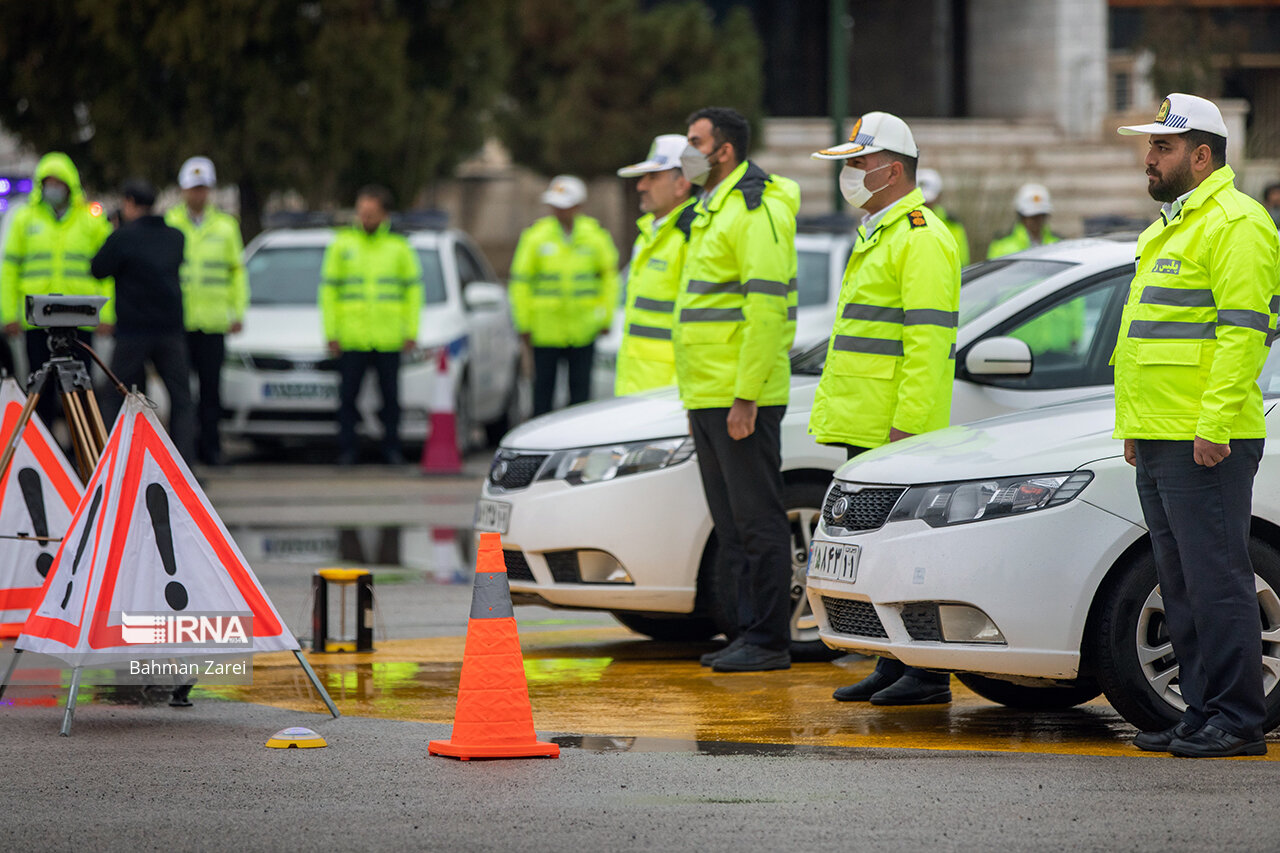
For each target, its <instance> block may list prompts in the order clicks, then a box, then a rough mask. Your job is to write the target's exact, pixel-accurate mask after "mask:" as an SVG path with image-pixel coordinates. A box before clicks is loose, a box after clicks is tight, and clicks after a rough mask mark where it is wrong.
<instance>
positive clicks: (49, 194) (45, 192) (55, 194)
mask: <svg viewBox="0 0 1280 853" xmlns="http://www.w3.org/2000/svg"><path fill="white" fill-rule="evenodd" d="M69 195H70V193H68V192H67V188H66V187H60V186H57V185H56V184H50V185H49V186H47V187H43V188H41V190H40V196H41V197H42V198H43V199H44V200H45V201H47V202H49V204H51V205H53V206H54V207H62V205H64V204H66V203H67V197H68V196H69Z"/></svg>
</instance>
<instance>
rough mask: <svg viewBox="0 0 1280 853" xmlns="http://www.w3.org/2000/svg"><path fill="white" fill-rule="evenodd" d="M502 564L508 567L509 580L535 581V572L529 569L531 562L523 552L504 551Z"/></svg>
mask: <svg viewBox="0 0 1280 853" xmlns="http://www.w3.org/2000/svg"><path fill="white" fill-rule="evenodd" d="M502 562H503V563H505V564H506V566H507V580H509V581H529V582H532V581H533V572H532V571H530V569H529V561H528V560H527V559H525V556H524V552H523V551H514V550H505V549H504V550H503V552H502Z"/></svg>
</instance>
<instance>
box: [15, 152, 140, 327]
mask: <svg viewBox="0 0 1280 853" xmlns="http://www.w3.org/2000/svg"><path fill="white" fill-rule="evenodd" d="M48 177H54V178H58V179H59V180H61V181H62V182H63V183H65V184H66V185H67V186H68V187H70V188H71V196H70V200H69V202H68V205H67V210H66V212H65V213H64V214H63V215H62V218H61V219H59V218H58V217H57V216H55V215H54V212H53V208H52V207H51V206H50V205H49V203H48V202H46V201H44V200H43V199H42V198H41V187H40V182H41V181H43V180H44V179H45V178H48ZM11 217H12V220H11V221H10V223H9V226H8V233H7V235H6V236H5V242H4V261H3V264H0V320H2V321H3V322H5V323H15V322H21V323H22V327H23V328H24V329H29V328H31V326H30V325H28V324H27V320H26V297H27V295H28V294H43V293H61V294H64V295H67V296H107V297H111V296H114V294H115V282H114V281H113V280H112V279H109V278H104V279H102V280H101V281H99V280H98V279H95V278H94V277H93V276H92V275H91V274H90V272H89V262H90V261H92V260H93V256H94V255H96V254H97V253H98V249H100V248H102V244H103V243H104V242H105V241H106V239H107V235H109V234H110V233H111V224H110V223H109V222H107V218H106V217H105V216H102V215H101V213H100V212H99V213H96V214H95V213H94V212H93V211H92V210H91V209H90V207H89V205H88V204H87V203H86V202H85V200H84V190H83V189H82V188H81V186H80V173H79V172H78V171H77V170H76V167H75V165H74V164H73V163H72V162H71V158H70V157H68V156H67V155H66V154H62V153H60V152H57V151H54V152H50V153H49V154H46V155H44V156H43V157H41V158H40V162H39V163H38V164H37V165H36V171H35V175H34V176H33V178H32V186H31V195H30V196H29V197H28V199H27V203H26V204H25V205H24V206H22V207H20V208H18V209H17V210H15V211H14V212H13V213H12V214H11ZM101 315H102V322H104V323H112V322H114V321H115V304H114V300H113V301H111V302H108V303H107V304H106V305H105V306H103V308H102V312H101Z"/></svg>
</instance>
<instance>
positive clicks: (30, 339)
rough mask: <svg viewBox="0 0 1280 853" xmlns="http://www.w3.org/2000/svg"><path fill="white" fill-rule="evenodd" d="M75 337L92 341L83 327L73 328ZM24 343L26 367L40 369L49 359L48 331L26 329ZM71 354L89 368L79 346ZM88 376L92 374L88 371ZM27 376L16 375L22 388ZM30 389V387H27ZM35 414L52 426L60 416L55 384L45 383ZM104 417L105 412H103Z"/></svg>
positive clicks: (109, 429) (33, 370)
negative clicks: (25, 347)
mask: <svg viewBox="0 0 1280 853" xmlns="http://www.w3.org/2000/svg"><path fill="white" fill-rule="evenodd" d="M75 335H76V339H77V340H79V341H81V342H83V343H86V344H91V343H93V333H92V332H89V331H87V330H85V329H76V330H75ZM25 343H26V345H27V365H28V366H27V369H28V370H30V371H31V372H32V373H35V372H36V371H37V370H39V369H40V365H42V364H44V363H45V362H46V361H48V360H49V333H48V332H46V331H45V330H44V329H28V330H27V331H26V334H25ZM71 354H72V355H73V356H74V357H75V358H77V359H78V360H80V361H82V362H84V366H85V369H86V370H89V369H90V367H91V365H92V363H93V362H92V361H91V360H90V358H89V356H88V355H86V354H85V353H84V351H83V350H81V349H80V348H79V347H77V348H75V349H74V350H72V352H71ZM89 375H90V376H92V375H93V374H92V373H90V374H89ZM27 379H28V377H26V376H20V377H18V382H19V384H21V385H22V386H23V387H24V388H25V387H26V384H27ZM28 390H30V389H28ZM36 414H37V415H39V416H40V420H42V421H44V424H45V426H47V427H50V428H52V427H53V422H54V421H56V420H57V419H58V418H60V417H62V403H61V401H60V400H59V398H58V388H57V386H56V385H52V384H50V385H46V386H45V388H44V393H43V395H42V396H41V397H40V402H38V403H36ZM103 417H106V413H105V412H104V413H103ZM107 431H108V432H110V431H111V421H110V420H108V421H107Z"/></svg>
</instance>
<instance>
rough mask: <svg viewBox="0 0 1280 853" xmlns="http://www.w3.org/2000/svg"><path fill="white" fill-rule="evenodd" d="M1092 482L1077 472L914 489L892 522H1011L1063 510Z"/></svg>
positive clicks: (1089, 474)
mask: <svg viewBox="0 0 1280 853" xmlns="http://www.w3.org/2000/svg"><path fill="white" fill-rule="evenodd" d="M1092 479H1093V472H1092V471H1075V472H1072V473H1068V474H1037V475H1035V476H1032V477H1001V478H998V479H993V480H968V481H965V482H961V483H941V484H939V485H935V486H912V487H911V488H909V489H907V491H906V492H905V493H904V494H903V495H902V497H901V498H899V499H898V503H897V504H896V505H895V506H894V508H893V511H892V512H890V513H889V521H907V520H909V519H913V518H918V519H920V520H921V521H923V522H925V523H926V524H928V525H929V526H930V527H946V526H948V525H951V524H966V523H968V522H971V521H986V520H987V519H991V518H1008V517H1010V516H1014V515H1021V514H1023V513H1027V512H1035V511H1036V510H1038V509H1048V508H1049V507H1054V506H1061V505H1062V504H1064V503H1066V502H1067V501H1069V500H1072V499H1073V498H1075V497H1076V496H1077V495H1079V494H1080V492H1081V491H1083V490H1084V487H1085V486H1087V485H1089V481H1090V480H1092Z"/></svg>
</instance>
